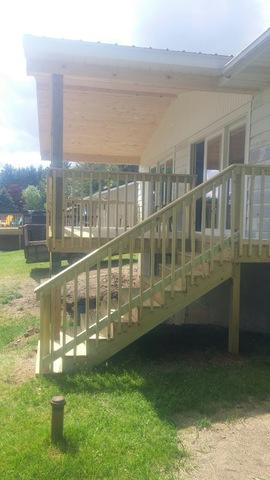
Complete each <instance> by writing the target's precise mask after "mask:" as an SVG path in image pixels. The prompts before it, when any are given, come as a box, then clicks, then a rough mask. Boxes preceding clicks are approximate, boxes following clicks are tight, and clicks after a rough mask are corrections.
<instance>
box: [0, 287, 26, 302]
mask: <svg viewBox="0 0 270 480" xmlns="http://www.w3.org/2000/svg"><path fill="white" fill-rule="evenodd" d="M17 298H22V295H21V294H20V292H19V291H18V290H17V289H16V288H11V289H6V288H2V289H1V290H0V305H8V304H9V303H11V302H12V300H15V299H17Z"/></svg>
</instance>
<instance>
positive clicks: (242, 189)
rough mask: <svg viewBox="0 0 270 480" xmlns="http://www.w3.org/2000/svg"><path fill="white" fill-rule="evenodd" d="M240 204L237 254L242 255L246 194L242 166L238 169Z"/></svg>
mask: <svg viewBox="0 0 270 480" xmlns="http://www.w3.org/2000/svg"><path fill="white" fill-rule="evenodd" d="M240 192H241V195H240V206H239V240H238V244H239V256H241V255H243V237H244V199H245V195H246V188H245V172H244V170H243V167H241V170H240Z"/></svg>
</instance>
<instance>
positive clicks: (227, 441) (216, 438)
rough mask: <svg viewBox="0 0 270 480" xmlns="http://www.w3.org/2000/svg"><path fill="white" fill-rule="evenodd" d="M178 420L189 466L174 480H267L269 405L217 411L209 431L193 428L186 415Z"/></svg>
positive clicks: (269, 479)
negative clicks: (188, 453) (189, 457)
mask: <svg viewBox="0 0 270 480" xmlns="http://www.w3.org/2000/svg"><path fill="white" fill-rule="evenodd" d="M225 419H226V420H225ZM228 419H233V420H231V421H228ZM178 421H179V423H180V424H182V425H181V426H182V428H181V430H180V431H179V442H181V445H184V447H185V448H186V450H187V451H188V452H190V454H191V467H190V469H189V471H188V472H186V473H185V474H183V471H182V472H179V473H177V474H176V476H175V478H176V479H177V480H180V479H181V480H270V448H269V446H270V404H269V402H268V403H264V404H261V405H260V406H256V407H252V408H251V407H250V406H249V407H245V406H239V407H237V408H235V409H234V410H229V411H226V412H225V411H224V412H220V413H219V418H217V420H216V422H215V421H214V423H213V425H212V427H211V428H208V429H199V428H198V427H196V426H194V424H196V418H194V417H190V418H189V417H188V415H187V416H185V418H182V419H180V418H178ZM184 424H186V428H183V427H184ZM191 424H193V425H192V426H188V425H191Z"/></svg>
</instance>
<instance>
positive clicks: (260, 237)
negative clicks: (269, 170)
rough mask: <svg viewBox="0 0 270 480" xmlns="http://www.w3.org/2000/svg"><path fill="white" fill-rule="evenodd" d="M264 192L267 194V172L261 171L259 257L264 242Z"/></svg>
mask: <svg viewBox="0 0 270 480" xmlns="http://www.w3.org/2000/svg"><path fill="white" fill-rule="evenodd" d="M264 192H265V171H264V169H262V171H261V192H260V206H259V212H260V213H259V256H260V257H261V256H262V240H263V221H264Z"/></svg>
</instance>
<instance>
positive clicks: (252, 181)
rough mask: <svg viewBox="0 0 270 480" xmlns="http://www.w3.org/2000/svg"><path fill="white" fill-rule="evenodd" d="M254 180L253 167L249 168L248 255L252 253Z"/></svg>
mask: <svg viewBox="0 0 270 480" xmlns="http://www.w3.org/2000/svg"><path fill="white" fill-rule="evenodd" d="M254 181H255V174H254V170H253V168H252V169H251V182H250V192H249V229H248V255H249V256H251V255H252V246H253V245H252V227H253V210H254V208H253V207H254Z"/></svg>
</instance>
